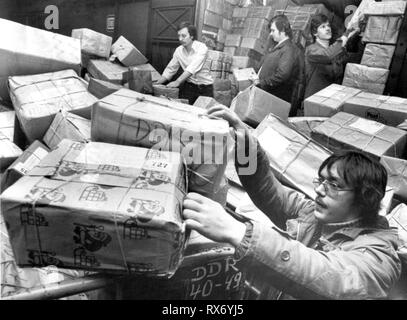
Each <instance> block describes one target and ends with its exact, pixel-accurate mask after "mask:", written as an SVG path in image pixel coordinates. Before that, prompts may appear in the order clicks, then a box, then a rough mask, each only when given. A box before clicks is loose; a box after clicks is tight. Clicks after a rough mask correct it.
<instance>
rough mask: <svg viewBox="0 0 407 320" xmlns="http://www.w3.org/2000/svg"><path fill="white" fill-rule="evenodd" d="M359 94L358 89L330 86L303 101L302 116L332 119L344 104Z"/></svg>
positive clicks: (337, 85) (336, 85)
mask: <svg viewBox="0 0 407 320" xmlns="http://www.w3.org/2000/svg"><path fill="white" fill-rule="evenodd" d="M359 92H361V90H359V89H355V88H350V87H346V86H341V85H339V84H331V85H330V86H328V87H326V88H325V89H322V90H321V91H319V92H317V93H315V94H313V95H312V96H310V97H308V98H307V99H305V100H304V116H306V117H332V116H333V115H334V114H335V113H337V112H339V111H342V106H343V105H344V103H345V102H346V101H347V100H348V99H349V98H351V97H353V96H355V95H357V94H358V93H359Z"/></svg>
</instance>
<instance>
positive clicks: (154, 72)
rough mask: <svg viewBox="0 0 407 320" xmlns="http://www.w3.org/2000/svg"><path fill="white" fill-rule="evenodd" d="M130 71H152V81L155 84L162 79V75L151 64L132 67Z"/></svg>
mask: <svg viewBox="0 0 407 320" xmlns="http://www.w3.org/2000/svg"><path fill="white" fill-rule="evenodd" d="M130 70H148V71H150V72H151V80H152V81H153V82H156V81H158V80H159V79H160V78H161V74H160V73H159V72H158V71H157V70H156V69H155V68H154V67H153V66H152V65H151V64H149V63H146V64H140V65H138V66H134V67H131V68H130Z"/></svg>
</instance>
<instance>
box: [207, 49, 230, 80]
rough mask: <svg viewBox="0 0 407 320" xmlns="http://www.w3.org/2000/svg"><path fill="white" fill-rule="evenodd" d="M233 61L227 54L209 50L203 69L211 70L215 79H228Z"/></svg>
mask: <svg viewBox="0 0 407 320" xmlns="http://www.w3.org/2000/svg"><path fill="white" fill-rule="evenodd" d="M232 61H233V60H232V56H231V55H229V54H227V53H224V52H221V51H214V50H208V54H207V56H206V60H205V63H204V66H203V68H205V69H207V70H209V72H210V74H211V75H212V77H213V78H214V79H228V78H229V75H230V69H231V66H232Z"/></svg>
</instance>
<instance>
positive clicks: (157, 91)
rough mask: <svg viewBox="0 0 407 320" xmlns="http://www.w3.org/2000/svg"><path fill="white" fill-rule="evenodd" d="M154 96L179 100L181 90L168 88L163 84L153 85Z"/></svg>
mask: <svg viewBox="0 0 407 320" xmlns="http://www.w3.org/2000/svg"><path fill="white" fill-rule="evenodd" d="M153 94H154V96H156V97H162V96H163V97H166V98H171V99H178V98H179V88H168V87H167V86H165V85H163V84H153Z"/></svg>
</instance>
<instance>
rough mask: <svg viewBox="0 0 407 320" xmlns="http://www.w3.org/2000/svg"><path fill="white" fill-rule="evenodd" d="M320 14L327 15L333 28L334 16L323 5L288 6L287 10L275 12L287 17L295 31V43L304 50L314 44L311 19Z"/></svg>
mask: <svg viewBox="0 0 407 320" xmlns="http://www.w3.org/2000/svg"><path fill="white" fill-rule="evenodd" d="M318 13H321V14H324V15H326V16H327V17H328V19H329V21H330V23H331V26H332V23H333V22H334V21H333V20H334V15H333V14H332V13H331V12H330V11H329V10H328V9H327V8H326V7H325V6H324V5H323V4H306V5H302V6H292V5H288V6H287V7H286V8H285V9H282V10H276V11H275V15H281V14H284V15H285V16H287V18H288V21H289V22H290V25H291V29H292V30H293V41H294V42H295V43H297V44H298V45H300V46H302V47H303V48H305V47H306V46H307V45H308V44H310V43H311V42H312V35H311V30H310V27H311V17H312V16H313V15H315V14H318Z"/></svg>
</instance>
